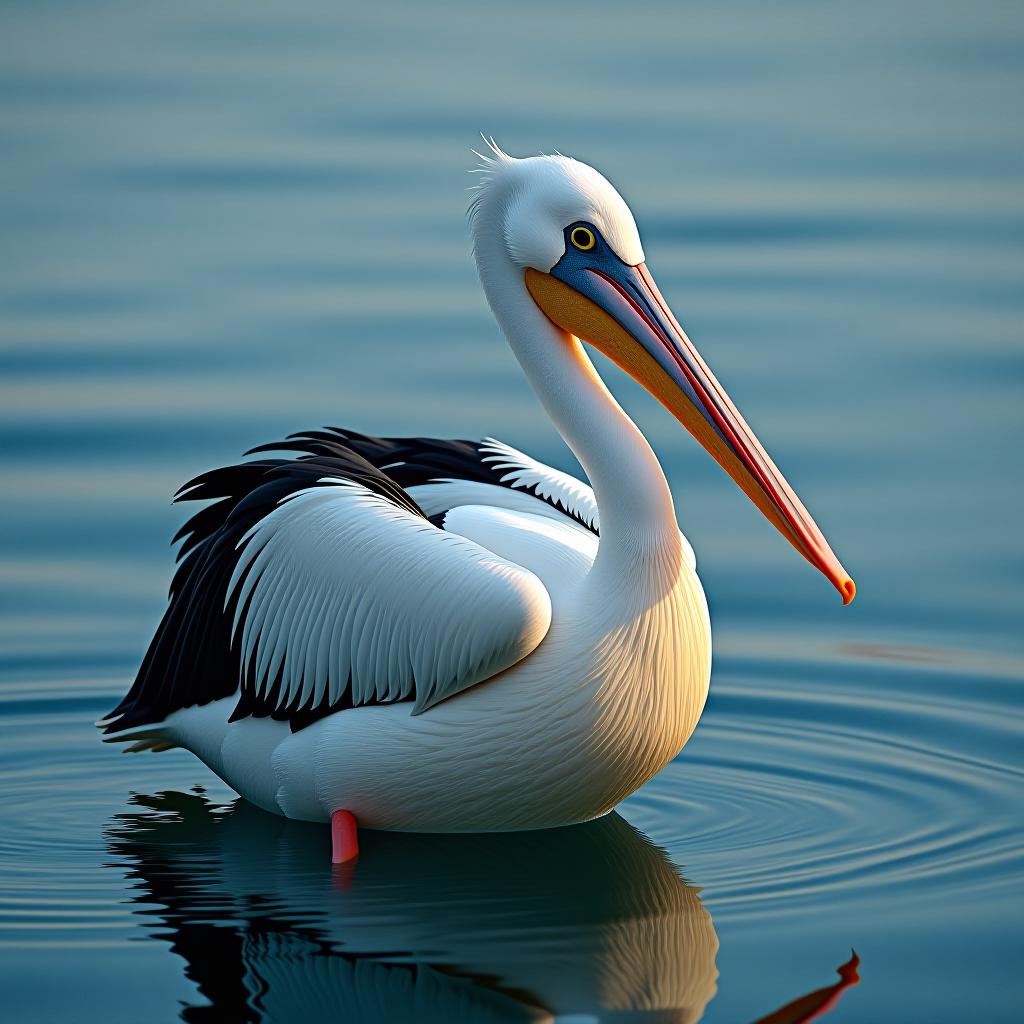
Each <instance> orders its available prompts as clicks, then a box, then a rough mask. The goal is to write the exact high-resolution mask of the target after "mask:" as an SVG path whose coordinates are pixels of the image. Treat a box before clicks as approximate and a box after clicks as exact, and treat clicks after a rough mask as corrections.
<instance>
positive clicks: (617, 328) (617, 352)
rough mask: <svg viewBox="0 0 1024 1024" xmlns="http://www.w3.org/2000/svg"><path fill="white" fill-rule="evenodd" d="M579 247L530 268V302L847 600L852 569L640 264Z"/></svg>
mask: <svg viewBox="0 0 1024 1024" xmlns="http://www.w3.org/2000/svg"><path fill="white" fill-rule="evenodd" d="M581 255H582V254H578V253H575V252H572V251H571V250H567V252H566V255H565V256H564V257H563V258H562V259H561V260H560V261H559V262H558V263H557V264H556V265H555V266H554V267H553V268H552V269H551V272H550V273H543V272H542V271H539V270H533V269H528V270H527V271H526V287H527V289H528V290H529V292H530V295H531V296H533V300H534V302H536V303H537V305H538V306H539V307H540V308H541V310H542V311H543V312H544V314H545V315H546V316H547V317H548V319H549V320H551V321H552V322H553V323H554V324H555V325H556V326H557V327H560V328H561V329H562V330H564V331H567V332H568V333H569V334H572V335H575V336H576V337H577V338H580V339H581V340H582V341H585V342H587V343H588V344H590V345H593V346H594V347H595V348H597V349H599V350H600V351H601V352H603V353H604V354H605V355H606V356H608V357H609V358H610V359H611V360H612V361H613V362H615V363H617V364H618V365H619V366H620V367H621V368H622V369H623V370H625V371H626V372H627V373H628V374H630V376H632V377H633V378H634V379H636V380H637V381H638V382H639V383H640V384H642V385H643V386H644V387H645V388H646V389H647V390H648V391H649V392H650V393H651V394H652V395H654V397H655V398H657V399H658V401H660V402H661V403H662V405H664V406H665V407H666V408H667V409H668V410H669V412H671V413H672V414H673V415H674V416H675V417H676V418H677V419H678V420H679V421H680V422H681V423H682V424H683V426H685V427H686V428H687V430H689V431H690V433H691V434H693V436H694V437H696V438H697V440H698V441H699V442H700V443H701V444H702V445H703V446H704V447H705V448H706V449H707V450H708V451H709V452H710V453H711V454H712V455H713V456H714V458H715V460H716V461H717V462H718V463H719V465H721V466H722V468H723V469H724V470H725V471H726V472H727V473H728V474H729V475H730V476H731V477H732V478H733V480H735V481H736V483H737V484H739V486H740V487H741V488H742V489H743V491H744V492H745V493H746V495H747V497H749V498H750V500H751V501H752V502H753V503H754V504H755V505H756V506H757V507H758V508H759V509H760V510H761V511H762V512H763V513H764V515H765V516H766V517H767V518H768V520H769V521H770V522H771V523H772V525H773V526H775V528H776V529H777V530H778V531H779V532H780V533H781V534H782V535H783V536H784V537H785V538H786V540H788V541H789V542H790V544H792V545H793V547H795V548H796V549H797V551H799V552H800V554H801V555H803V556H804V558H806V559H807V561H808V562H810V563H811V565H813V566H814V567H815V568H817V569H819V570H820V571H821V572H822V573H824V575H825V576H826V577H827V578H828V579H829V581H830V582H831V583H832V585H833V586H834V587H835V588H836V589H837V590H838V591H839V593H840V594H841V595H842V598H843V604H849V603H850V602H851V601H852V600H853V598H854V594H855V593H856V589H857V588H856V586H855V585H854V582H853V580H852V579H851V578H850V575H849V573H847V571H846V570H845V569H844V568H843V567H842V565H841V564H840V563H839V559H838V558H836V556H835V555H834V554H833V552H832V549H831V548H830V547H829V545H828V541H826V540H825V538H824V536H823V535H822V533H821V530H819V529H818V527H817V525H816V524H815V522H814V520H813V519H812V518H811V516H810V514H809V513H808V511H807V510H806V509H805V508H804V506H803V504H802V503H801V502H800V499H799V498H798V497H797V496H796V493H795V492H794V491H793V489H792V488H791V487H790V486H789V484H788V483H786V480H785V478H784V477H783V475H782V474H781V473H780V472H779V470H778V469H777V468H776V466H775V463H774V462H772V460H771V459H770V458H769V457H768V453H767V452H766V451H765V450H764V448H763V447H762V446H761V443H760V442H759V441H758V440H757V438H756V437H755V436H754V432H753V431H752V430H751V429H750V427H748V426H747V423H746V421H745V420H744V419H743V417H742V416H741V415H740V414H739V411H738V410H737V408H736V406H734V405H733V404H732V402H731V401H730V399H729V396H728V395H727V394H726V393H725V389H724V388H723V387H722V386H721V384H719V383H718V381H717V380H716V379H715V376H714V374H712V372H711V371H710V370H709V369H708V367H707V364H706V363H705V362H704V360H703V359H702V358H701V356H700V353H698V351H697V349H696V348H695V347H694V345H693V343H692V342H691V341H690V339H689V338H688V337H687V336H686V332H685V331H684V330H683V329H682V327H680V325H679V321H677V320H676V318H675V317H674V316H673V315H672V311H671V310H670V309H669V307H668V303H666V302H665V299H664V298H663V297H662V295H661V292H660V291H659V290H658V286H657V285H656V284H655V283H654V279H653V278H652V277H651V275H650V272H649V271H648V270H647V267H646V265H645V264H643V263H639V264H637V265H636V266H630V265H629V264H627V263H624V262H623V261H622V260H620V259H618V257H616V256H615V255H614V254H613V253H611V252H610V251H605V252H603V253H600V254H596V253H595V254H593V256H595V257H597V258H592V259H590V260H582V259H581V258H580V257H581ZM587 255H591V254H587Z"/></svg>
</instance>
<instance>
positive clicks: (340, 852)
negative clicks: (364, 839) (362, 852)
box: [331, 811, 359, 864]
mask: <svg viewBox="0 0 1024 1024" xmlns="http://www.w3.org/2000/svg"><path fill="white" fill-rule="evenodd" d="M358 856H359V838H358V833H357V826H356V816H355V815H354V814H353V813H352V812H351V811H335V812H334V813H333V814H332V815H331V863H332V864H344V863H345V862H346V861H349V860H355V858H356V857H358Z"/></svg>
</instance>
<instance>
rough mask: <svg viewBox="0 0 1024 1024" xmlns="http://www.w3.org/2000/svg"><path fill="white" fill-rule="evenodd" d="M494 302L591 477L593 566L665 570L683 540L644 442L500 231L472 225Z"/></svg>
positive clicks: (616, 571)
mask: <svg viewBox="0 0 1024 1024" xmlns="http://www.w3.org/2000/svg"><path fill="white" fill-rule="evenodd" d="M476 227H477V228H478V230H477V231H476V233H475V234H476V239H475V240H476V257H477V266H478V269H479V271H480V279H481V282H482V283H483V287H484V292H485V293H486V295H487V299H488V301H489V302H490V305H491V309H492V310H493V312H494V315H495V317H496V318H497V320H498V323H499V324H500V326H501V328H502V330H503V331H504V333H505V335H506V337H507V338H508V341H509V344H510V345H511V346H512V350H513V352H514V353H515V355H516V358H517V359H518V360H519V363H520V365H521V366H522V367H523V370H524V372H525V373H526V376H527V378H528V379H529V381H530V383H531V384H532V385H533V388H534V390H535V391H536V393H537V396H538V397H539V398H540V401H541V403H542V404H543V406H544V408H545V410H546V411H547V413H548V415H549V416H550V417H551V419H552V420H553V421H554V424H555V426H556V427H557V428H558V431H559V433H560V434H561V435H562V437H563V438H564V439H565V442H566V444H568V445H569V447H570V448H571V449H572V452H573V454H574V455H575V456H576V458H577V459H578V460H579V462H580V465H581V466H583V469H584V470H585V471H586V474H587V476H588V477H589V478H590V483H591V485H592V487H593V488H594V495H595V497H596V498H597V505H598V510H599V512H600V517H601V541H600V547H599V553H598V559H597V562H596V563H595V571H599V570H600V571H601V572H602V573H605V572H607V573H610V574H612V575H614V576H617V577H619V578H620V579H621V578H622V577H623V576H629V575H630V574H632V573H636V572H638V571H644V572H653V571H655V570H654V569H653V566H657V567H658V570H657V571H658V574H659V575H672V574H673V573H674V572H676V571H677V570H678V565H679V562H680V558H681V550H682V545H681V542H680V538H679V528H678V525H677V524H676V518H675V509H674V507H673V504H672V495H671V492H670V491H669V488H668V483H667V482H666V480H665V474H664V473H663V472H662V469H661V466H660V465H659V463H658V460H657V458H656V457H655V455H654V452H653V451H652V450H651V446H650V445H649V444H648V443H647V439H646V438H645V437H644V436H643V434H641V433H640V430H639V429H638V428H637V426H636V424H635V423H633V421H632V420H631V419H630V418H629V417H628V416H627V415H626V413H625V412H624V411H623V409H622V407H621V406H620V405H619V404H618V402H616V401H615V399H614V398H613V397H612V395H611V393H610V392H609V391H608V388H607V387H606V386H605V384H604V382H603V381H602V380H601V378H600V376H599V375H598V373H597V370H596V369H595V368H594V364H593V363H592V362H591V361H590V359H589V358H588V356H587V354H586V352H585V351H584V349H583V346H582V345H581V344H580V342H579V341H578V340H577V339H576V338H573V337H572V336H571V335H569V334H566V333H565V332H563V331H561V330H560V329H559V328H557V327H556V326H555V325H554V324H553V323H551V321H550V320H548V318H547V317H546V316H545V315H544V314H543V313H542V312H541V311H540V309H539V308H538V307H537V305H536V303H535V302H534V301H533V299H532V298H531V296H530V294H529V292H528V291H527V289H526V283H525V278H524V274H523V271H522V269H520V268H519V267H517V266H515V264H513V263H512V261H511V260H510V259H509V258H508V255H507V253H506V252H505V250H504V246H503V244H502V241H501V237H500V232H494V231H491V232H488V231H486V230H480V229H479V225H476Z"/></svg>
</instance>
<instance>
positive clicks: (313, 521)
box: [227, 478, 551, 714]
mask: <svg viewBox="0 0 1024 1024" xmlns="http://www.w3.org/2000/svg"><path fill="white" fill-rule="evenodd" d="M227 600H228V601H229V602H230V603H231V604H233V606H234V608H235V613H234V621H233V623H232V636H233V640H234V642H235V643H237V644H238V645H239V653H240V657H241V662H242V665H243V672H242V680H241V684H242V690H243V693H248V694H250V695H251V696H253V697H255V698H257V699H258V700H261V701H272V702H273V704H274V706H275V710H278V711H280V710H282V709H284V708H294V709H295V710H296V711H304V710H305V711H308V710H311V709H314V708H320V707H324V706H329V707H332V708H335V707H341V706H346V705H360V704H373V703H388V702H392V701H398V700H411V699H415V705H414V707H413V714H418V713H419V712H421V711H425V710H426V709H427V708H430V707H432V706H433V705H434V704H437V703H438V702H439V701H442V700H444V699H445V698H446V697H450V696H452V695H453V694H455V693H458V692H459V691H460V690H464V689H466V688H467V687H469V686H473V685H474V684H475V683H479V682H481V681H482V680H484V679H487V678H488V677H489V676H492V675H494V674H495V673H496V672H500V671H501V670H502V669H505V668H508V667H509V666H510V665H514V664H515V663H516V662H517V661H519V660H520V659H521V658H523V657H525V656H526V655H527V654H529V653H530V652H531V651H532V650H533V649H534V648H535V647H536V646H537V644H538V643H540V641H541V640H542V639H543V637H544V635H545V633H546V632H547V629H548V626H549V625H550V622H551V605H550V601H549V600H548V595H547V591H546V590H545V589H544V586H543V584H542V583H541V582H540V580H539V579H537V577H536V576H534V575H533V574H532V573H530V572H528V571H527V570H526V569H523V568H521V567H520V566H517V565H513V564H512V563H510V562H505V561H503V560H502V559H500V558H498V557H497V556H495V555H493V554H491V553H490V552H488V551H487V550H485V549H484V548H482V547H480V546H479V545H478V544H474V543H473V542H472V541H469V540H466V539H465V538H462V537H459V536H457V535H455V534H450V533H445V532H444V531H443V530H439V529H438V528H437V527H436V526H434V525H433V524H432V523H430V522H429V521H428V520H427V519H425V518H424V517H423V516H422V515H420V516H417V515H415V514H414V513H411V512H409V511H408V510H407V509H403V508H400V507H399V506H397V505H395V504H393V503H392V502H390V501H388V500H387V499H386V498H383V497H381V496H380V495H378V494H375V493H374V492H373V491H371V490H369V489H368V488H366V487H365V486H363V485H362V484H358V483H353V482H350V481H347V480H345V479H342V478H335V479H332V478H325V479H323V480H321V481H320V482H319V483H318V485H317V486H316V487H311V488H307V489H305V490H302V491H298V492H296V493H294V494H291V495H289V496H288V497H287V498H286V499H285V500H284V501H282V502H281V503H280V504H279V505H278V506H277V507H276V508H275V509H274V510H273V511H272V512H271V513H270V514H269V515H267V516H265V517H264V518H262V519H261V520H260V521H259V522H258V523H256V525H255V526H253V527H252V529H251V530H250V531H249V532H248V533H247V534H246V536H245V538H244V539H243V542H242V547H241V550H240V555H239V559H238V563H237V565H236V566H235V570H234V573H233V574H232V577H231V580H230V581H229V583H228V590H227Z"/></svg>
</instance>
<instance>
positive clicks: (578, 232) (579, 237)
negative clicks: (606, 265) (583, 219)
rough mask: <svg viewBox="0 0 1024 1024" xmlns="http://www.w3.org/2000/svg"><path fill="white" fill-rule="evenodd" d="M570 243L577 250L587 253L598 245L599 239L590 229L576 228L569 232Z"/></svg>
mask: <svg viewBox="0 0 1024 1024" xmlns="http://www.w3.org/2000/svg"><path fill="white" fill-rule="evenodd" d="M569 241H570V242H572V244H573V245H575V246H576V248H577V249H580V250H582V251H583V252H587V251H588V250H590V249H593V248H594V246H595V245H597V238H596V236H595V235H594V232H593V231H591V230H590V228H584V227H575V228H573V229H572V231H570V232H569Z"/></svg>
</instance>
